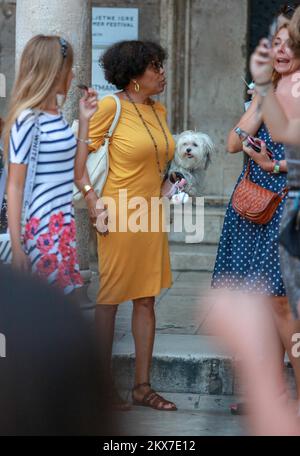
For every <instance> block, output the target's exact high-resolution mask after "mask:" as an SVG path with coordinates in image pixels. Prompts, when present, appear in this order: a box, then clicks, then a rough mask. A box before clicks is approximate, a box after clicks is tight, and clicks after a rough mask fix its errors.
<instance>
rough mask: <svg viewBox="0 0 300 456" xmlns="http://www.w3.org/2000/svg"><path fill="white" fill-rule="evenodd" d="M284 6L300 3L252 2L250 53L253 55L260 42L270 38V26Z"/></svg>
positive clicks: (282, 0)
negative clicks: (264, 38) (267, 37)
mask: <svg viewBox="0 0 300 456" xmlns="http://www.w3.org/2000/svg"><path fill="white" fill-rule="evenodd" d="M284 4H288V5H293V6H294V5H300V1H291V2H285V1H284V0H250V1H249V7H250V12H249V13H250V15H249V19H250V20H249V53H252V52H253V50H254V49H255V47H256V46H257V44H258V42H259V40H260V39H261V38H263V37H264V36H268V31H269V26H270V24H271V22H272V20H273V18H274V17H275V16H276V14H277V13H278V11H279V9H280V7H281V6H282V5H284Z"/></svg>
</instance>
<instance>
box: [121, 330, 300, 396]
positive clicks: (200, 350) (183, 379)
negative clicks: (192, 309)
mask: <svg viewBox="0 0 300 456" xmlns="http://www.w3.org/2000/svg"><path fill="white" fill-rule="evenodd" d="M232 361H233V358H232V356H230V355H229V354H228V353H226V352H225V351H224V350H223V348H222V347H220V344H219V341H218V340H217V339H216V338H215V337H212V336H199V335H173V334H156V337H155V345H154V352H153V362H152V370H151V381H152V384H153V387H154V388H155V389H157V390H158V391H161V392H171V393H191V394H205V395H225V396H227V395H233V394H240V393H241V392H242V388H241V385H240V383H239V381H238V379H237V378H236V374H235V373H234V371H233V369H232ZM113 366H114V374H115V378H116V384H117V385H118V387H119V388H120V389H124V390H129V389H131V388H132V385H133V384H134V377H133V375H134V342H133V338H132V336H131V335H128V334H127V335H124V336H123V337H122V338H121V339H119V340H118V341H117V342H116V343H115V344H114V349H113ZM286 371H287V375H288V382H289V384H290V388H291V389H292V390H294V379H293V375H292V369H289V368H286Z"/></svg>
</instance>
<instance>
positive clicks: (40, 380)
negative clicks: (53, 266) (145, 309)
mask: <svg viewBox="0 0 300 456" xmlns="http://www.w3.org/2000/svg"><path fill="white" fill-rule="evenodd" d="M0 290H1V291H0V293H1V294H0V335H1V338H0V404H1V407H0V435H111V432H113V431H112V428H111V426H110V424H111V423H110V415H109V414H108V413H107V410H106V405H105V397H106V389H105V379H103V378H102V377H101V370H100V364H99V359H98V355H97V353H96V351H95V346H94V341H93V337H92V335H91V332H90V330H89V328H88V327H86V324H85V322H84V321H82V318H81V314H80V310H79V309H78V308H77V307H76V305H75V304H74V303H73V302H72V301H69V300H68V299H67V298H65V297H63V296H62V295H61V294H60V293H59V292H58V291H56V290H54V289H53V288H48V286H46V285H44V284H41V283H39V282H37V281H36V279H32V278H29V277H25V278H24V277H22V276H21V275H19V274H17V273H15V272H13V271H11V270H10V268H8V267H4V266H1V265H0ZM4 355H5V356H6V357H4Z"/></svg>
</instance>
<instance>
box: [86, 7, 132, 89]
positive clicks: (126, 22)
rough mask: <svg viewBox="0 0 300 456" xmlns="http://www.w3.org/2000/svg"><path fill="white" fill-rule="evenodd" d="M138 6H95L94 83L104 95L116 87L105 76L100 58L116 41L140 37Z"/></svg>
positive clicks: (93, 29)
mask: <svg viewBox="0 0 300 456" xmlns="http://www.w3.org/2000/svg"><path fill="white" fill-rule="evenodd" d="M138 22H139V10H138V8H93V25H92V27H93V28H92V32H93V50H92V85H93V88H94V89H95V90H97V92H98V93H99V96H100V97H102V96H104V95H106V94H107V93H109V92H113V91H115V90H116V88H115V87H114V86H113V85H111V84H109V83H108V82H107V81H106V80H105V78H104V72H103V70H102V68H101V67H100V65H99V60H100V57H101V55H102V54H103V53H104V51H105V50H106V49H107V48H108V47H109V46H111V45H112V44H114V43H117V42H118V41H124V40H137V39H138Z"/></svg>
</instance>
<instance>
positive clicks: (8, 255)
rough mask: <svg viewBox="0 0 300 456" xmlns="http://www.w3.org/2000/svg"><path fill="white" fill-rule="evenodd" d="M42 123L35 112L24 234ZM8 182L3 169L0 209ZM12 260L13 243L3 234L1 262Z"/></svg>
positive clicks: (24, 203) (0, 242)
mask: <svg viewBox="0 0 300 456" xmlns="http://www.w3.org/2000/svg"><path fill="white" fill-rule="evenodd" d="M40 136H41V135H40V123H39V112H35V118H34V131H33V140H32V144H31V149H30V153H29V161H28V167H27V175H26V182H25V188H24V198H23V206H22V216H21V225H22V232H23V231H24V228H25V223H26V220H27V215H28V211H29V206H30V203H31V196H32V191H33V186H34V181H35V174H36V168H37V162H38V155H39V149H40ZM6 180H7V171H6V169H5V167H4V168H3V172H2V175H1V180H0V207H2V202H3V198H4V193H5V187H6ZM11 260H12V249H11V241H10V235H9V233H8V232H7V233H1V234H0V262H2V263H4V264H6V263H11Z"/></svg>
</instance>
